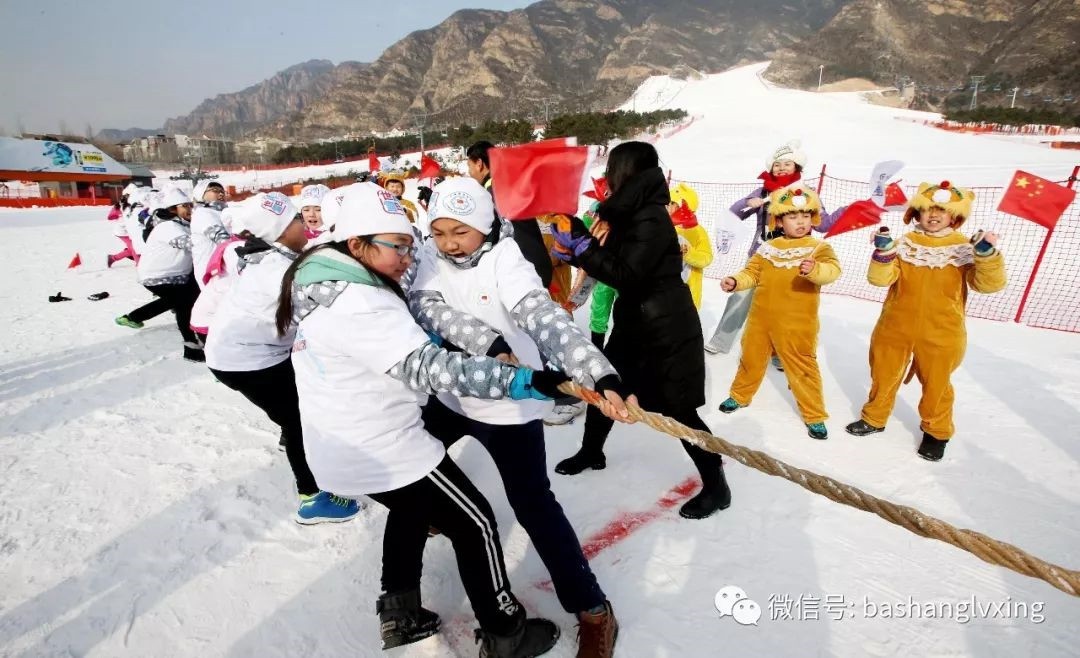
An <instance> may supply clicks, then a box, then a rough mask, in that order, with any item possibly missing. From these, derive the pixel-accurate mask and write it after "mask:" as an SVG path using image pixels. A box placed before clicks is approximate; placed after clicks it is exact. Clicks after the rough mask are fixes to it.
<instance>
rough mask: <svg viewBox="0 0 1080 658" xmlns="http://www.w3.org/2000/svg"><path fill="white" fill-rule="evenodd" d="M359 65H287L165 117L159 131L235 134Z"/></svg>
mask: <svg viewBox="0 0 1080 658" xmlns="http://www.w3.org/2000/svg"><path fill="white" fill-rule="evenodd" d="M363 67H364V65H363V64H360V63H358V62H344V63H342V64H340V65H338V66H334V64H333V63H332V62H330V61H328V60H325V59H313V60H310V61H307V62H304V63H303V64H297V65H295V66H290V67H289V68H287V69H285V70H284V71H280V72H278V73H275V74H274V75H273V76H271V77H269V78H267V79H266V80H263V81H262V82H260V83H258V84H255V85H252V86H250V87H248V88H247V89H244V90H242V91H238V92H235V93H231V94H220V95H218V96H215V97H214V98H209V99H207V100H205V101H203V102H202V103H200V104H199V106H198V107H196V108H195V109H194V110H192V112H191V113H190V114H187V115H184V116H180V117H175V118H172V119H169V120H167V121H166V122H165V126H164V127H163V128H162V132H164V133H165V134H168V135H172V134H175V133H180V134H185V135H199V134H206V135H223V136H229V137H239V136H240V135H242V134H243V133H244V132H247V131H251V130H253V129H256V128H258V127H260V126H262V125H264V124H266V123H268V122H270V121H273V120H275V119H277V118H278V117H281V116H284V115H286V114H289V113H290V112H296V111H299V110H303V109H304V108H306V107H307V106H308V104H309V103H311V102H313V101H314V100H315V99H317V98H319V97H321V96H322V94H323V93H325V92H326V90H327V88H328V87H329V84H330V80H331V75H332V74H333V73H335V72H336V71H338V70H342V69H345V70H352V69H362V68H363Z"/></svg>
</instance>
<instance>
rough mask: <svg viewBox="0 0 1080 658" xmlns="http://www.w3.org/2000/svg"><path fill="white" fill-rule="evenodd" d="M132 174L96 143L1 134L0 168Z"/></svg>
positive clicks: (9, 169) (117, 174)
mask: <svg viewBox="0 0 1080 658" xmlns="http://www.w3.org/2000/svg"><path fill="white" fill-rule="evenodd" d="M4 170H6V171H34V172H52V173H65V174H91V175H93V174H97V175H104V176H131V171H129V170H128V168H127V167H125V166H124V165H122V164H120V163H119V162H117V161H116V160H113V159H112V158H111V157H110V156H109V155H108V154H106V153H104V152H102V151H101V149H99V148H98V147H96V146H94V145H93V144H79V143H76V142H58V141H52V140H44V139H18V138H14V137H0V171H4Z"/></svg>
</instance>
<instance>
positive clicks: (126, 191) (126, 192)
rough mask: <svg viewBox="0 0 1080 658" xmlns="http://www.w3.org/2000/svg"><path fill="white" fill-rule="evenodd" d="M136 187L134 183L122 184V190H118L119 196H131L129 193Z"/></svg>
mask: <svg viewBox="0 0 1080 658" xmlns="http://www.w3.org/2000/svg"><path fill="white" fill-rule="evenodd" d="M137 189H139V186H138V185H136V184H135V183H128V184H127V185H125V186H124V189H123V191H121V192H120V196H124V195H127V196H128V198H129V199H130V198H131V193H132V192H134V191H135V190H137Z"/></svg>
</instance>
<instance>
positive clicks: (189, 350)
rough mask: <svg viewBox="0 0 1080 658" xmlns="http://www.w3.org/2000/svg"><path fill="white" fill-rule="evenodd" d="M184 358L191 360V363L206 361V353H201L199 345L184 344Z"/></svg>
mask: <svg viewBox="0 0 1080 658" xmlns="http://www.w3.org/2000/svg"><path fill="white" fill-rule="evenodd" d="M184 360H185V361H191V362H193V363H206V355H205V354H204V353H203V350H202V348H201V347H192V346H190V345H187V344H185V345H184Z"/></svg>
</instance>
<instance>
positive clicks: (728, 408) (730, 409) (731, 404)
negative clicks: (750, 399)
mask: <svg viewBox="0 0 1080 658" xmlns="http://www.w3.org/2000/svg"><path fill="white" fill-rule="evenodd" d="M745 406H746V405H744V404H739V403H738V402H736V401H735V398H728V399H726V400H724V401H723V402H721V403H720V411H723V412H724V413H726V414H730V413H734V412H736V411H738V410H739V409H742V408H743V407H745Z"/></svg>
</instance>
